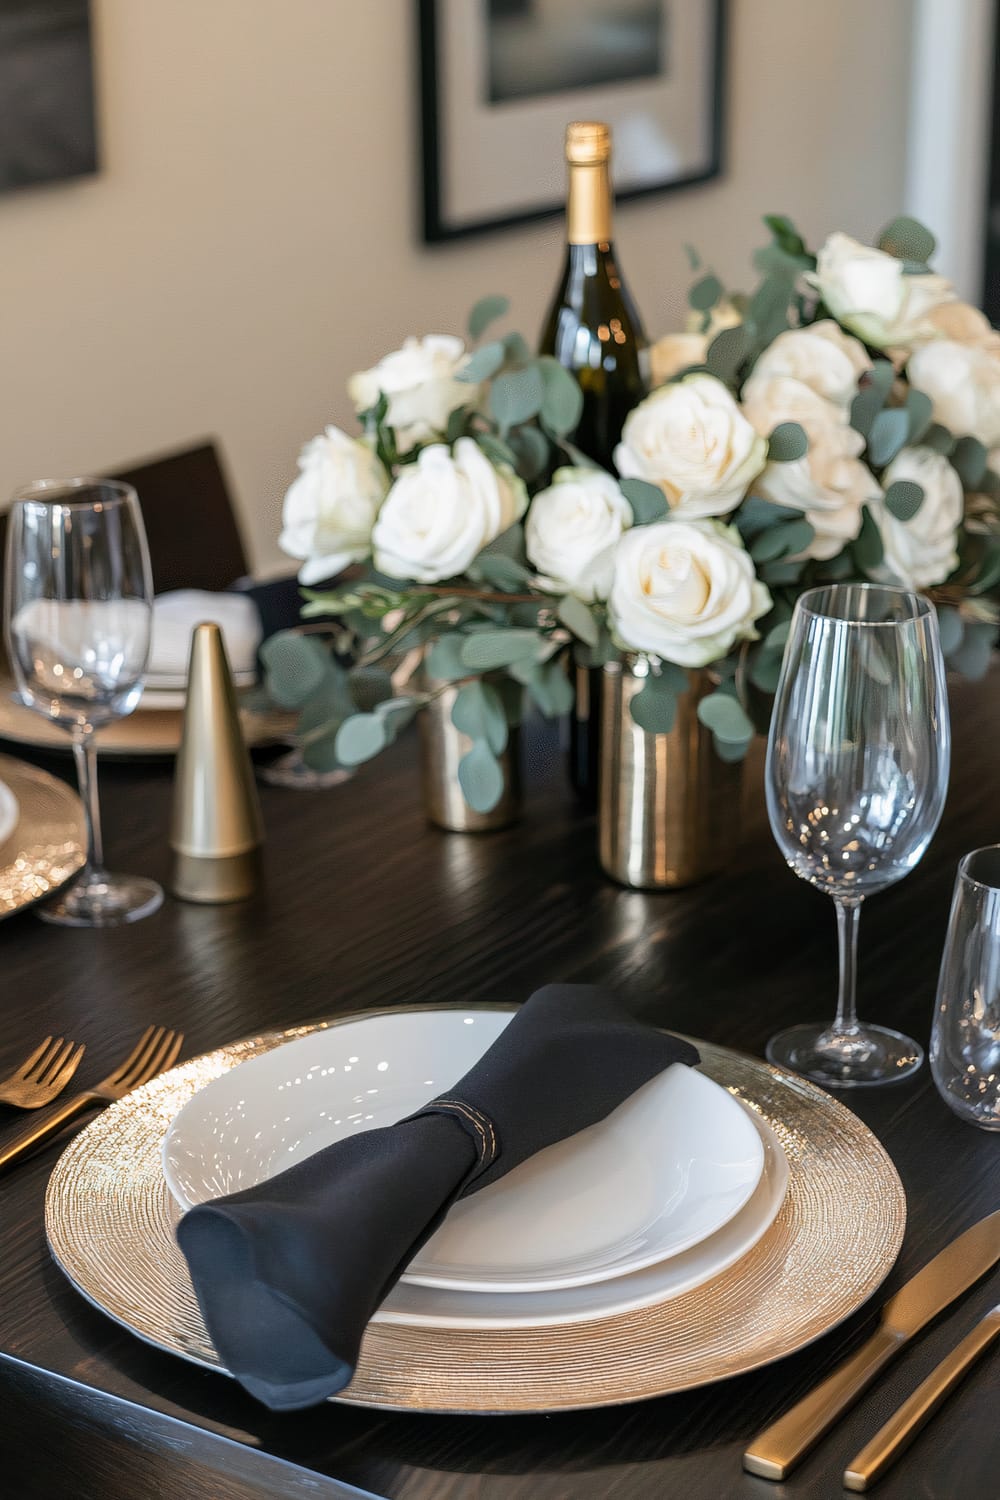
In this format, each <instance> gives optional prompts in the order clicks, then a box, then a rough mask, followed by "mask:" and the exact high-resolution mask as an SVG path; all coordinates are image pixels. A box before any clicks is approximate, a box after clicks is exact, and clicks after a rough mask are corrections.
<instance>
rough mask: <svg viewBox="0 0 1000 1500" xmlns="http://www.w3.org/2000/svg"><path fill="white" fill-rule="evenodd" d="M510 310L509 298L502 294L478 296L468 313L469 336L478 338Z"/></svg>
mask: <svg viewBox="0 0 1000 1500" xmlns="http://www.w3.org/2000/svg"><path fill="white" fill-rule="evenodd" d="M509 311H510V298H509V297H504V296H503V295H496V294H494V295H493V296H487V297H480V299H479V301H478V302H477V303H476V305H475V306H474V307H473V309H472V311H471V312H470V314H469V325H468V326H469V337H470V338H471V339H478V338H479V337H480V335H481V334H482V333H484V332H485V330H486V329H487V328H488V327H489V326H490V324H491V323H493V322H495V321H496V319H497V318H502V317H503V316H504V314H505V313H507V312H509Z"/></svg>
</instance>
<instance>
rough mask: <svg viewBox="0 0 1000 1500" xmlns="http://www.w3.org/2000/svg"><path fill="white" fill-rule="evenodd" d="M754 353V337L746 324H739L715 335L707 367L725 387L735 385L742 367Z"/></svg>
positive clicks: (706, 360)
mask: <svg viewBox="0 0 1000 1500" xmlns="http://www.w3.org/2000/svg"><path fill="white" fill-rule="evenodd" d="M753 353H754V341H753V335H752V334H751V332H750V330H749V328H748V327H747V326H746V324H745V323H739V324H737V325H736V327H735V328H723V329H722V331H721V332H720V333H717V334H716V335H715V338H714V339H713V340H712V342H711V343H710V344H709V346H708V352H707V354H706V355H705V367H706V369H707V370H708V372H709V374H711V375H714V376H715V377H716V379H717V380H721V381H722V382H723V383H724V384H725V385H735V384H736V383H737V378H738V375H739V371H740V369H741V367H742V366H743V365H744V364H745V363H746V362H747V360H748V359H750V358H751V356H752V355H753Z"/></svg>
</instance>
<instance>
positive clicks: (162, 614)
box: [146, 589, 262, 685]
mask: <svg viewBox="0 0 1000 1500" xmlns="http://www.w3.org/2000/svg"><path fill="white" fill-rule="evenodd" d="M205 621H211V622H212V623H214V624H216V625H218V626H219V628H220V629H221V631H222V636H223V639H224V641H225V643H226V655H227V656H228V657H229V665H230V667H231V668H232V670H233V672H253V670H254V668H255V665H256V660H257V647H258V646H259V645H260V640H261V634H262V632H261V623H260V614H259V613H258V610H257V606H256V604H254V602H253V600H252V599H250V598H248V597H247V596H246V595H245V594H210V593H209V592H208V591H207V590H205V589H175V590H174V591H173V592H172V593H169V594H159V595H158V596H157V597H156V599H155V600H154V601H153V639H152V644H151V646H150V650H149V666H148V668H147V673H146V675H147V678H148V679H149V682H150V685H155V679H156V678H157V677H170V678H175V677H187V669H188V657H189V655H190V652H191V632H192V631H193V630H194V628H195V626H196V625H201V624H202V623H203V622H205Z"/></svg>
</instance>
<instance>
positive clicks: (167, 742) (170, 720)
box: [0, 681, 295, 760]
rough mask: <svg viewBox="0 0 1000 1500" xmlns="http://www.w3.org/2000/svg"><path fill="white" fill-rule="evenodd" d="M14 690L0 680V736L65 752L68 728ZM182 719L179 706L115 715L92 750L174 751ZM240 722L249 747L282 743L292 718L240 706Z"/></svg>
mask: <svg viewBox="0 0 1000 1500" xmlns="http://www.w3.org/2000/svg"><path fill="white" fill-rule="evenodd" d="M14 691H15V690H14V687H13V684H12V683H11V682H9V681H8V682H0V740H7V741H9V742H10V743H12V744H15V745H30V746H31V747H32V748H33V749H36V750H61V751H64V752H65V753H66V754H67V755H68V754H69V753H70V751H71V749H72V745H71V742H70V737H69V733H68V731H67V730H65V729H63V727H62V726H61V725H60V724H56V723H53V721H52V720H51V719H46V718H45V717H44V716H43V715H42V714H37V713H35V712H34V711H33V710H32V709H30V708H25V707H24V704H23V703H19V702H18V701H17V700H16V699H15V698H14V697H13V693H14ZM183 720H184V715H183V712H182V711H181V710H179V709H172V710H169V711H163V710H161V709H156V710H147V711H146V712H144V713H141V714H140V713H133V714H129V716H128V717H127V718H124V719H115V720H114V722H113V723H111V724H105V725H103V726H102V727H101V728H100V729H99V730H98V731H97V751H98V754H99V755H102V756H105V757H111V756H114V757H116V758H120V759H122V760H131V759H133V758H135V757H144V756H153V757H155V756H161V757H162V756H169V755H174V754H176V752H177V749H178V747H179V745H180V742H181V726H182V724H183ZM240 725H241V727H242V729H243V736H244V739H245V740H246V742H247V744H248V745H249V746H250V748H251V749H255V748H257V747H258V746H263V745H276V744H282V743H284V742H286V741H287V739H288V736H289V733H290V732H291V731H292V730H293V729H294V725H295V718H294V716H292V715H289V714H285V713H251V712H250V711H249V710H248V709H241V711H240Z"/></svg>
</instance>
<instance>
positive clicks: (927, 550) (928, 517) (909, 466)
mask: <svg viewBox="0 0 1000 1500" xmlns="http://www.w3.org/2000/svg"><path fill="white" fill-rule="evenodd" d="M897 479H910V480H912V481H913V482H914V483H915V484H919V485H920V487H921V489H922V490H923V492H924V499H923V504H922V505H921V507H920V509H919V510H918V511H917V513H916V515H915V516H914V517H913V519H912V521H897V519H896V517H895V516H894V515H892V514H891V512H890V511H889V510H888V508H887V507H886V506H885V505H884V504H883V505H879V506H877V507H876V509H875V519H876V520H877V521H878V527H879V531H880V532H881V533H882V549H883V552H884V557H883V560H882V566H881V569H880V573H881V574H882V575H883V576H891V577H893V578H896V579H898V580H899V582H900V583H902V584H904V585H905V586H906V587H907V588H911V589H921V588H929V587H930V586H931V585H932V584H935V583H943V582H944V580H945V579H946V578H947V577H948V575H949V574H950V573H953V572H954V570H955V568H956V567H957V566H958V527H959V523H960V522H961V519H962V512H963V509H964V503H965V502H964V499H963V495H962V481H961V480H960V479H959V477H958V475H957V474H956V472H955V470H954V469H953V468H952V466H951V464H950V463H949V462H948V460H947V459H946V458H945V457H944V455H943V454H941V453H935V452H934V449H933V448H903V449H902V450H901V451H900V452H899V453H897V454H896V457H895V458H894V459H893V461H892V463H891V464H890V465H889V467H888V468H887V469H886V471H885V473H884V474H883V475H882V482H883V484H884V485H885V487H886V489H888V488H889V486H890V484H895V482H896V480H897Z"/></svg>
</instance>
